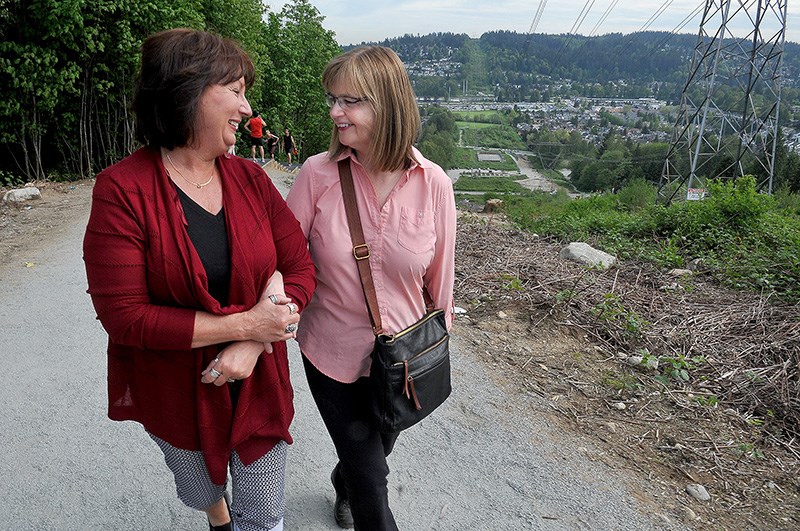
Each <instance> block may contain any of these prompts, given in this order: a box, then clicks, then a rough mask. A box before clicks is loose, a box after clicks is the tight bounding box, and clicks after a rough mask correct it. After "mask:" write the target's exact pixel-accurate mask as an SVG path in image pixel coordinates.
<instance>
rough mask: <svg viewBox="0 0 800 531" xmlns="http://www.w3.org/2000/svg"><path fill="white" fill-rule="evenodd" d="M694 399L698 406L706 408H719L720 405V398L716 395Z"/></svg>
mask: <svg viewBox="0 0 800 531" xmlns="http://www.w3.org/2000/svg"><path fill="white" fill-rule="evenodd" d="M694 399H695V401H696V402H697V403H698V404H700V405H701V406H704V407H717V405H718V404H719V398H717V397H716V396H714V395H709V396H696V397H694Z"/></svg>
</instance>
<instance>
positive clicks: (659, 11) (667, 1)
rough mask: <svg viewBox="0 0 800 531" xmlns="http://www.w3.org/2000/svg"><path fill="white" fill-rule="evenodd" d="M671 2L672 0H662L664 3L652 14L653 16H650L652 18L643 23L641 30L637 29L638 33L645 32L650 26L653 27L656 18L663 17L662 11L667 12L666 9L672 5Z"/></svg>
mask: <svg viewBox="0 0 800 531" xmlns="http://www.w3.org/2000/svg"><path fill="white" fill-rule="evenodd" d="M672 2H673V0H664V3H663V4H661V7H659V8H658V9H657V10H656V12H655V13H654V14H653V15H652V16H651V17H650V18H649V19H647V22H645V23H644V26H642V27H641V28H639V31H640V32H642V31H647V28H649V27H650V26H652V25H653V23H654V22H655V21H656V20H658V17H660V16H661V15H663V14H664V11H666V10H667V8H668V7H669V6H670V5H672Z"/></svg>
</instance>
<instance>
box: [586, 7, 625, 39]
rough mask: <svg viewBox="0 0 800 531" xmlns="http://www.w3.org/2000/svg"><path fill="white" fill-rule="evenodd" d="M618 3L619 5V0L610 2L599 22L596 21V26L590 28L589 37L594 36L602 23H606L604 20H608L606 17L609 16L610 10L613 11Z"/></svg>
mask: <svg viewBox="0 0 800 531" xmlns="http://www.w3.org/2000/svg"><path fill="white" fill-rule="evenodd" d="M618 3H619V0H612V1H611V3H610V4H609V5H608V7H607V8H606V10H605V12H604V13H603V15H602V16H601V17H600V20H598V21H597V24H595V25H594V27H593V28H592V31H590V32H589V37H591V36H592V35H594V34H595V32H596V31H597V29H598V28H599V27H600V25H601V24H603V22H605V21H606V19H607V18H608V15H610V14H611V10H612V9H614V8H615V7H617V4H618Z"/></svg>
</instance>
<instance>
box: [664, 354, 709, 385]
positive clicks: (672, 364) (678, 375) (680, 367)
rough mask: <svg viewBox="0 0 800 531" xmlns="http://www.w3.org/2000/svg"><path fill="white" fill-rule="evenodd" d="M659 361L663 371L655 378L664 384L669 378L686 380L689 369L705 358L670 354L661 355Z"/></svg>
mask: <svg viewBox="0 0 800 531" xmlns="http://www.w3.org/2000/svg"><path fill="white" fill-rule="evenodd" d="M659 361H660V362H661V364H662V365H663V366H664V371H663V373H662V374H661V375H660V376H657V377H656V379H657V380H658V381H659V382H661V383H663V384H664V385H668V384H669V382H670V380H674V381H676V382H688V381H689V371H690V370H692V369H695V368H697V366H698V365H699V364H701V363H705V361H706V360H705V358H704V357H703V356H691V357H690V356H684V355H683V354H679V355H678V356H677V357H674V358H673V357H671V356H661V357H660V358H659Z"/></svg>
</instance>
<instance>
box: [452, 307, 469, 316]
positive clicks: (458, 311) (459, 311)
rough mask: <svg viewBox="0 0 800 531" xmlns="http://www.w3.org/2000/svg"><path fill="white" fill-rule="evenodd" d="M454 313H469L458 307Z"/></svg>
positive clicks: (454, 309)
mask: <svg viewBox="0 0 800 531" xmlns="http://www.w3.org/2000/svg"><path fill="white" fill-rule="evenodd" d="M453 313H456V314H461V313H467V310H465V309H464V308H462V307H461V306H456V307H455V308H453Z"/></svg>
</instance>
